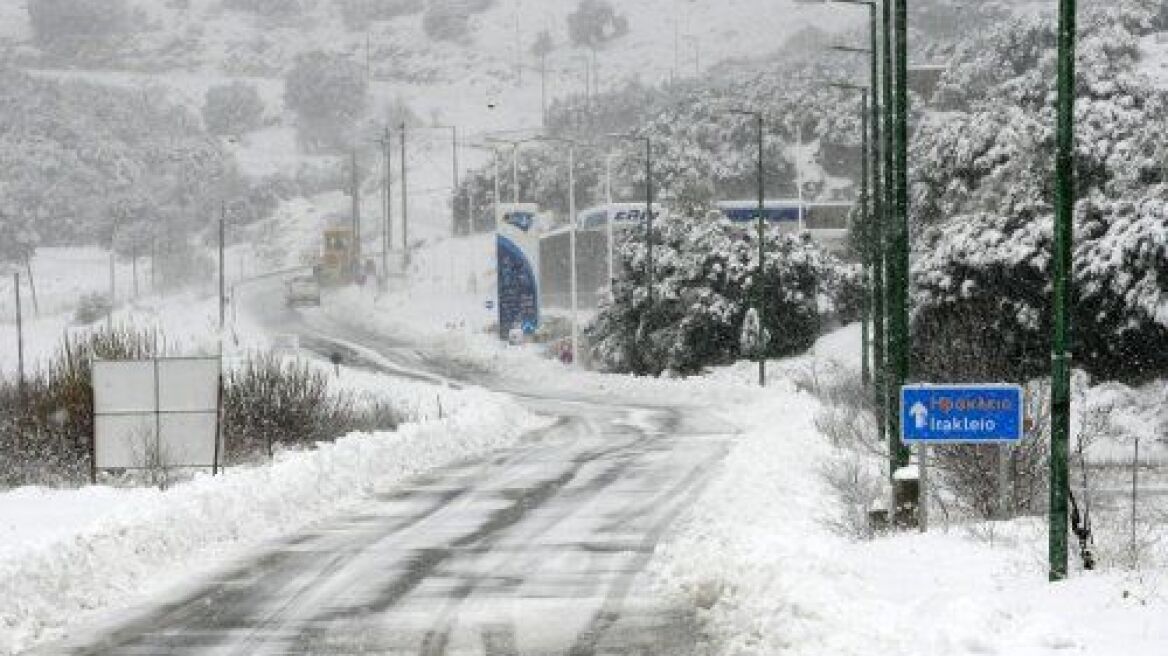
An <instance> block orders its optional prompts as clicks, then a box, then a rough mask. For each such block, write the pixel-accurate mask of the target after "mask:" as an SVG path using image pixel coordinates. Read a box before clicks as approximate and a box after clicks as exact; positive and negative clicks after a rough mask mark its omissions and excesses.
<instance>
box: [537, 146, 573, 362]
mask: <svg viewBox="0 0 1168 656" xmlns="http://www.w3.org/2000/svg"><path fill="white" fill-rule="evenodd" d="M531 141H543V142H550V143H560V144H564V145H566V146H567V147H568V225H569V230H568V234H569V242H570V246H569V249H570V250H571V253H570V255H569V266H570V267H571V270H572V275H571V279H572V283H571V284H572V362H578V356H579V355H580V324H579V312H580V297H579V288H578V284H577V280H576V224H577V223H578V222H577V220H576V147H577V145H578V144H577V142H576V141H574V140H572V139H565V138H563V137H547V136H539V137H534V138H532V139H531Z"/></svg>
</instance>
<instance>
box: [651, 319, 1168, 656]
mask: <svg viewBox="0 0 1168 656" xmlns="http://www.w3.org/2000/svg"><path fill="white" fill-rule="evenodd" d="M833 341H834V342H836V343H837V345H838V342H839V341H843V342H847V341H848V340H847V336H846V334H843V335H841V334H837V335H836V336H833V337H829V338H827V340H826V342H828V344H824V343H823V342H821V346H823V347H824V348H825V349H826V351H827V352H831V351H833V350H834V348H833V347H831V346H830V342H833ZM818 408H819V403H818V401H817V400H816V399H815V398H813V397H811V396H809V395H806V394H803V393H797V392H791V391H781V390H780V391H776V392H772V393H771V394H770V395H769V396H768V397H767V398H766V399H765V400H762V401H759V400H754V399H751V398H750V397H743V398H742V399H740V402H739V403H737V404H734V405H731V406H727V407H724V408H723V410H722V413H723V414H724V415H725V416H726V419H727V420H728V421H731V422H733V423H736V424H738V425H739V426H741V427H742V429H743V433H742V434H741V436H740V438H739V439H738V440H737V441H736V442H735V444H734V447H733V449H732V451H731V453H730V454H729V455H728V457H727V459H726V461H725V463H724V465H723V469H722V471H721V473H720V474H719V475H718V477H717V478H716V479H715V480H714V482H713V483H712V484H711V486H710V487H709V488H708V489H707V490H706V492H705V493H704V494H703V496H702V497H701V498H700V499H699V500H698V502H697V503H696V504H695V505H694V507H693V508H691V509H690V511H689V512H688V513H687V514H686V515H685V516H684V517H683V518H682V520H681V521H680V522H679V524H678V525H676V526H675V528H674V530H673V531H672V532H671V533H670V534H669V535H668V536H667V537H666V539H665V540H664V541H663V543H662V544H661V545H660V546H659V548H658V551H657V554H656V558H655V560H654V563H653V566H652V567H653V571H654V573H655V574H656V575H657V576H658V577H659V580H660V581H661V582H662V584H663V585H664V586H665V587H666V588H667V589H669V590H670V591H673V592H680V593H682V594H684V595H686V596H687V597H688V598H689V599H690V600H691V601H692V602H693V604H694V605H695V606H696V607H697V608H698V612H699V614H700V616H701V617H702V618H703V619H704V620H706V621H707V622H708V628H709V629H710V631H711V632H712V633H713V635H714V636H715V638H716V643H717V644H719V645H720V648H721V653H726V654H736V655H746V654H760V655H762V654H766V655H773V654H806V655H808V656H821V655H823V654H832V655H833V656H847V655H853V654H854V655H861V654H862V655H865V656H866V655H869V654H886V655H906V656H907V655H918V654H919V655H921V656H925V655H929V656H933V655H936V654H1011V655H1030V654H1049V653H1054V652H1063V653H1065V652H1067V651H1070V652H1074V653H1082V654H1098V655H1110V654H1125V656H1142V655H1147V656H1152V655H1153V654H1162V653H1164V645H1165V644H1168V626H1166V625H1165V624H1164V622H1163V621H1162V618H1163V617H1165V616H1168V600H1165V599H1164V597H1163V595H1162V590H1163V589H1164V585H1165V584H1166V583H1168V575H1166V573H1165V572H1164V571H1162V570H1151V571H1147V572H1145V573H1143V574H1141V575H1134V574H1128V573H1124V572H1121V571H1118V570H1111V571H1108V572H1096V573H1076V574H1075V575H1074V576H1073V577H1072V579H1071V580H1069V581H1067V582H1065V583H1063V584H1060V585H1050V584H1049V583H1047V582H1046V567H1045V554H1046V551H1045V549H1046V530H1045V524H1044V523H1043V520H1042V519H1041V518H1038V519H1021V520H1017V521H1015V522H1010V523H998V524H978V525H970V526H965V527H951V528H948V529H946V528H943V527H940V526H939V523H940V522H941V518H936V522H937V523H938V526H937V527H935V528H934V529H933V530H932V532H930V533H928V534H925V535H920V534H917V533H906V534H901V535H897V536H894V537H890V538H883V539H877V540H874V541H870V542H853V541H850V540H848V539H845V538H843V537H841V536H839V535H836V534H834V533H832V532H831V531H830V530H829V529H828V528H827V525H826V522H823V521H821V520H823V519H825V518H827V517H828V516H829V513H831V512H832V508H831V507H830V505H831V500H830V499H831V497H830V495H829V493H828V492H827V490H826V489H825V487H824V485H823V483H822V482H821V480H820V477H819V475H818V468H819V467H820V466H821V465H822V463H824V462H826V461H827V460H828V459H829V457H830V456H831V449H830V447H829V446H828V444H827V441H826V439H825V438H824V437H822V436H820V435H819V434H818V431H817V429H816V426H815V422H814V418H815V414H816V412H817V409H818Z"/></svg>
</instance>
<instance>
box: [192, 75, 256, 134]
mask: <svg viewBox="0 0 1168 656" xmlns="http://www.w3.org/2000/svg"><path fill="white" fill-rule="evenodd" d="M263 120H264V102H263V100H262V99H261V98H260V93H259V91H258V90H257V89H256V88H255V85H252V84H247V83H246V82H232V83H230V84H221V85H218V86H214V87H211V88H210V89H207V94H206V96H205V98H204V101H203V123H204V124H205V125H206V126H207V129H208V130H210V131H211V132H213V133H214V134H219V135H232V136H240V135H242V134H244V133H247V132H251V131H252V130H255V129H257V128H259V127H260V126H261V125H262V124H263Z"/></svg>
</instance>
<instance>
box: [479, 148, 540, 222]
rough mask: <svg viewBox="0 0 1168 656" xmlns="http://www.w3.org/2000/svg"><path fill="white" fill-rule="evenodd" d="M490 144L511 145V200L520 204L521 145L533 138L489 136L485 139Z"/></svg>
mask: <svg viewBox="0 0 1168 656" xmlns="http://www.w3.org/2000/svg"><path fill="white" fill-rule="evenodd" d="M484 141H486V142H487V143H489V144H506V145H508V146H511V202H512V203H514V204H516V205H518V204H519V146H520V145H522V144H524V143H527V142H529V141H531V139H502V138H499V137H487V138H486V139H484Z"/></svg>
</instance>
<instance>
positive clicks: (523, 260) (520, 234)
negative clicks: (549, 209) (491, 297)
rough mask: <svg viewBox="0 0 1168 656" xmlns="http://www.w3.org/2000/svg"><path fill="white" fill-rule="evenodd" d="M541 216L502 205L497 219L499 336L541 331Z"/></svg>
mask: <svg viewBox="0 0 1168 656" xmlns="http://www.w3.org/2000/svg"><path fill="white" fill-rule="evenodd" d="M538 222H539V217H538V215H537V214H536V213H535V211H534V210H533V209H531V208H527V207H522V206H503V207H501V208H500V215H499V216H498V217H497V220H496V226H495V228H496V238H495V241H496V258H497V262H496V271H497V273H498V295H499V302H498V308H499V336H500V337H502V338H503V339H507V338H508V337H509V333H510V332H511V330H512V329H514V328H519V329H521V330H522V331H523V332H524V333H527V334H531V333H533V332H535V330H536V329H537V328H539V314H540V312H539V310H540V308H539V235H538V234H537V233H538Z"/></svg>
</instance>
